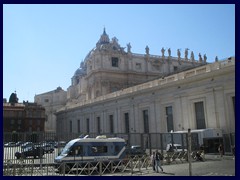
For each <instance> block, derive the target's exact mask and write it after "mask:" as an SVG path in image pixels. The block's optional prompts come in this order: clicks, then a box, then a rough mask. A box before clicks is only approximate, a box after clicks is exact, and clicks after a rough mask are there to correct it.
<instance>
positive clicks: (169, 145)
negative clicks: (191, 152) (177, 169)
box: [166, 143, 187, 152]
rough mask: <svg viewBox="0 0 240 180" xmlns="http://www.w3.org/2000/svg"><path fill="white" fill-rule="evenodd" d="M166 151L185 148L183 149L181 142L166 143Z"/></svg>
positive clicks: (180, 150)
mask: <svg viewBox="0 0 240 180" xmlns="http://www.w3.org/2000/svg"><path fill="white" fill-rule="evenodd" d="M166 151H167V152H182V151H187V149H183V147H182V145H181V144H171V143H169V144H167V147H166Z"/></svg>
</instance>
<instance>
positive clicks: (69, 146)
mask: <svg viewBox="0 0 240 180" xmlns="http://www.w3.org/2000/svg"><path fill="white" fill-rule="evenodd" d="M72 145H73V142H69V143H67V145H66V146H65V147H64V148H63V150H62V152H61V155H67V154H68V153H69V151H70V148H71V147H72Z"/></svg>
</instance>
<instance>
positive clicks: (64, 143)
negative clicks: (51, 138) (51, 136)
mask: <svg viewBox="0 0 240 180" xmlns="http://www.w3.org/2000/svg"><path fill="white" fill-rule="evenodd" d="M66 144H67V142H66V141H58V142H57V143H56V144H55V145H54V147H55V148H59V147H65V145H66Z"/></svg>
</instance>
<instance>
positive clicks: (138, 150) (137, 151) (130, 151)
mask: <svg viewBox="0 0 240 180" xmlns="http://www.w3.org/2000/svg"><path fill="white" fill-rule="evenodd" d="M126 154H127V155H130V156H131V157H134V156H144V155H146V150H145V149H143V148H142V147H141V146H140V145H133V146H131V147H130V148H126Z"/></svg>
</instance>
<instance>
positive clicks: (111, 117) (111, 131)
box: [109, 115, 113, 133]
mask: <svg viewBox="0 0 240 180" xmlns="http://www.w3.org/2000/svg"><path fill="white" fill-rule="evenodd" d="M109 124H110V133H113V115H110V116H109Z"/></svg>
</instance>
